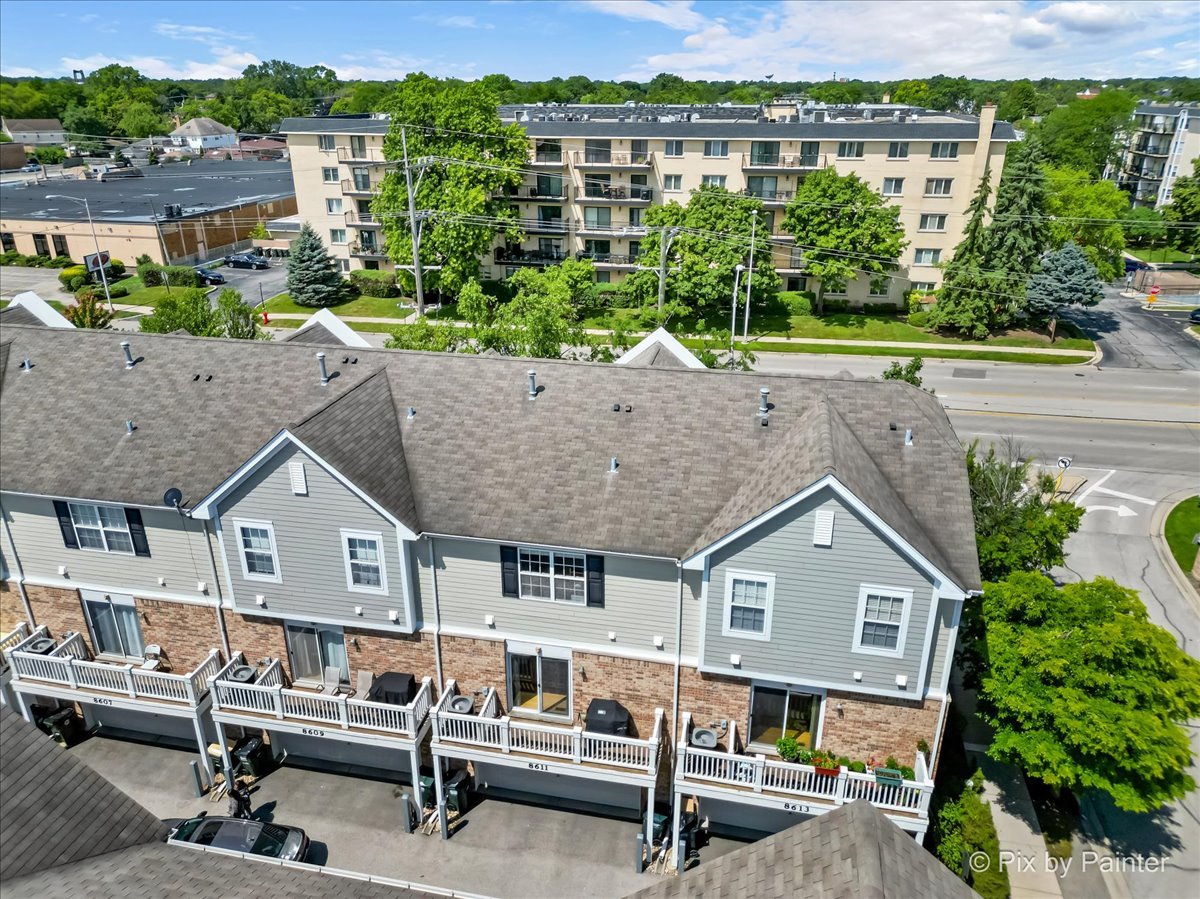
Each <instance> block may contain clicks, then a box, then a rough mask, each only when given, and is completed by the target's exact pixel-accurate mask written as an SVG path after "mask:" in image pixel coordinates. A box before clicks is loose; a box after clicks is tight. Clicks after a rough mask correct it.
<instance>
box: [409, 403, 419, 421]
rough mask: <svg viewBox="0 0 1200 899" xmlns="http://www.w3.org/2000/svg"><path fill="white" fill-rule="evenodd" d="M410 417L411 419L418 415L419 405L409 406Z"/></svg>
mask: <svg viewBox="0 0 1200 899" xmlns="http://www.w3.org/2000/svg"><path fill="white" fill-rule="evenodd" d="M408 417H409V419H410V420H411V419H413V418H416V417H417V407H416V406H409V407H408Z"/></svg>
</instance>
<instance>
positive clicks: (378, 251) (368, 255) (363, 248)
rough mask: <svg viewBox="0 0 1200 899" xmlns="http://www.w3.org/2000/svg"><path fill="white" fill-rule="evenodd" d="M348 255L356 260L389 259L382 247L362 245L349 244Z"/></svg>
mask: <svg viewBox="0 0 1200 899" xmlns="http://www.w3.org/2000/svg"><path fill="white" fill-rule="evenodd" d="M350 255H351V256H353V257H354V258H356V259H380V260H387V259H389V258H390V257H389V256H388V254H387V253H386V252H385V251H384V249H383V247H380V246H375V245H373V244H363V243H352V244H350Z"/></svg>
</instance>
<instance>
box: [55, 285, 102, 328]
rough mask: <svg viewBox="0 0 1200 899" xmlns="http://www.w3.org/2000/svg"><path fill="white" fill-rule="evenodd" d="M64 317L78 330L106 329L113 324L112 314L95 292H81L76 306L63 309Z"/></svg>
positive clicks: (76, 297) (77, 296) (77, 297)
mask: <svg viewBox="0 0 1200 899" xmlns="http://www.w3.org/2000/svg"><path fill="white" fill-rule="evenodd" d="M63 316H64V317H65V318H66V319H67V321H69V322H70V323H71V324H73V325H74V326H75V327H76V328H95V329H104V328H107V327H108V326H109V324H110V323H111V322H112V313H111V312H109V311H108V306H107V305H105V303H104V301H103V300H102V299H100V296H99V295H98V294H97V293H96V291H95V290H81V291H79V293H78V294H76V295H75V304H74V305H73V306H67V307H65V308H64V309H63Z"/></svg>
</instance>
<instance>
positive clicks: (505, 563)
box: [500, 546, 521, 597]
mask: <svg viewBox="0 0 1200 899" xmlns="http://www.w3.org/2000/svg"><path fill="white" fill-rule="evenodd" d="M500 588H501V590H502V591H503V593H504V595H505V596H512V597H518V596H520V595H521V590H520V587H519V585H518V583H517V548H516V547H515V546H502V547H500Z"/></svg>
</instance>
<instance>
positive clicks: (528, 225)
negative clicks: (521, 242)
mask: <svg viewBox="0 0 1200 899" xmlns="http://www.w3.org/2000/svg"><path fill="white" fill-rule="evenodd" d="M515 224H516V225H517V227H519V228H520V229H521V230H522V231H524V232H525V233H526V234H566V233H567V231H568V230H569V227H570V226H569V225H568V224H567V220H566V219H561V218H558V219H517V221H516V222H515Z"/></svg>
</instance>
